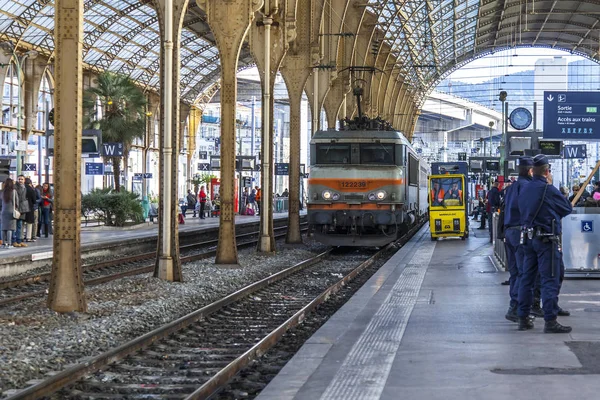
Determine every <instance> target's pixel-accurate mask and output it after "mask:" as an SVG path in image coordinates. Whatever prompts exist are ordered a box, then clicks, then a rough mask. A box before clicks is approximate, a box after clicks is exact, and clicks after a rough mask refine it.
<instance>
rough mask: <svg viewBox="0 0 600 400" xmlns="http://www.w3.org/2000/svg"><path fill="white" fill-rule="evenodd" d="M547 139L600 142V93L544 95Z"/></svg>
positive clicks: (548, 93) (545, 134)
mask: <svg viewBox="0 0 600 400" xmlns="http://www.w3.org/2000/svg"><path fill="white" fill-rule="evenodd" d="M544 139H570V140H589V139H600V92H544Z"/></svg>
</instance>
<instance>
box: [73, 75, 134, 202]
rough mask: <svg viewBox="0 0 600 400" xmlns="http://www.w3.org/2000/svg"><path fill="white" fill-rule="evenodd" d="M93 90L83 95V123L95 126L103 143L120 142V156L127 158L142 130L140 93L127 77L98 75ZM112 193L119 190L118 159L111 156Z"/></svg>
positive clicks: (119, 170)
mask: <svg viewBox="0 0 600 400" xmlns="http://www.w3.org/2000/svg"><path fill="white" fill-rule="evenodd" d="M96 83H97V87H92V88H88V89H86V90H85V92H84V94H83V110H84V124H85V125H86V126H89V127H92V126H97V127H98V129H100V130H101V131H102V141H103V142H114V143H123V157H124V158H125V160H127V159H128V157H129V151H130V150H131V145H132V143H133V141H134V140H135V139H136V138H142V137H143V136H144V133H145V130H146V123H145V111H146V97H145V96H144V93H143V92H142V91H141V90H140V89H139V88H138V87H137V86H136V85H135V84H134V83H133V81H132V80H131V79H129V78H128V77H127V76H123V75H117V74H114V73H111V72H103V73H101V74H100V75H99V76H98V78H97V80H96ZM111 160H112V165H113V175H114V178H115V190H116V191H117V192H119V191H120V189H121V187H120V186H121V185H120V182H121V180H120V179H121V157H111Z"/></svg>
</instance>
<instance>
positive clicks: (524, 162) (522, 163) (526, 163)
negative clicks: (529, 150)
mask: <svg viewBox="0 0 600 400" xmlns="http://www.w3.org/2000/svg"><path fill="white" fill-rule="evenodd" d="M519 167H533V158H531V157H520V158H519Z"/></svg>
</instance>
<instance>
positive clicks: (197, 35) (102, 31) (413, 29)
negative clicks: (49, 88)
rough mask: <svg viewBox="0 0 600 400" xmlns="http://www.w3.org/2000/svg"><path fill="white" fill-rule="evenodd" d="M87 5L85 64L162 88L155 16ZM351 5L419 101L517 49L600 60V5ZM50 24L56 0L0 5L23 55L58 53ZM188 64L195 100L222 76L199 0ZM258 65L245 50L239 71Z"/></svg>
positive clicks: (2, 25)
mask: <svg viewBox="0 0 600 400" xmlns="http://www.w3.org/2000/svg"><path fill="white" fill-rule="evenodd" d="M282 1H284V0H282ZM286 1H289V0H286ZM342 1H343V0H342ZM342 1H339V0H338V1H335V0H326V2H325V4H326V7H330V10H331V8H332V7H339V4H341V3H342ZM84 3H85V28H84V31H85V40H84V62H85V66H86V68H89V69H92V70H97V71H103V70H110V71H114V72H118V73H123V74H126V75H129V76H131V78H133V79H135V80H136V81H138V82H140V83H141V84H142V85H145V86H147V87H148V88H151V89H157V87H158V84H159V52H160V39H159V25H158V19H157V14H156V11H155V10H154V9H153V8H151V7H150V6H149V5H147V4H146V3H147V2H146V1H140V0H85V1H84ZM346 3H349V4H350V5H351V6H352V7H357V8H360V9H362V10H364V12H365V13H368V14H369V15H370V16H371V17H372V18H375V20H376V21H377V29H376V34H375V35H374V36H373V38H372V40H377V41H382V42H385V43H386V46H387V47H388V48H390V49H391V50H390V52H391V56H392V58H393V60H394V63H395V64H396V68H397V69H398V70H399V71H400V73H401V74H402V76H403V77H404V81H405V82H407V83H408V85H409V87H410V91H411V92H413V93H414V94H415V95H417V96H418V97H420V95H422V94H423V93H427V92H428V91H429V90H430V89H431V88H432V87H434V86H435V85H436V84H437V82H439V80H440V79H442V78H443V77H445V76H446V75H447V74H448V73H450V72H452V71H453V70H455V69H457V68H459V67H460V66H462V65H464V64H465V63H467V62H469V61H471V60H473V59H474V58H478V57H482V56H484V55H487V54H490V53H493V52H495V51H499V50H502V49H506V48H511V47H515V46H541V47H548V48H555V49H563V50H566V51H569V52H572V53H575V54H579V55H582V56H584V57H587V58H590V59H593V60H595V61H599V60H600V56H599V54H598V51H599V50H600V25H599V23H598V21H599V18H600V0H587V1H566V0H561V1H558V0H554V1H545V0H462V1H459V0H387V1H384V0H360V1H359V0H347V2H346ZM343 7H344V9H345V8H346V5H344V6H343ZM344 9H341V8H340V9H339V10H335V9H334V10H331V12H330V14H331V15H332V16H334V17H336V18H340V19H343V18H344V16H345V15H346V12H344ZM341 25H342V26H343V25H344V21H342V22H341ZM53 28H54V2H53V1H50V0H0V41H11V42H12V43H13V44H16V46H17V49H22V50H28V49H31V48H33V49H36V50H38V51H40V52H42V53H46V54H47V55H48V56H49V57H51V56H52V53H53V51H54V42H53V37H52V31H53ZM359 31H360V30H359ZM353 33H356V32H353ZM323 37H327V36H326V35H325V36H323ZM181 58H182V63H181V68H182V74H181V96H182V99H183V100H184V101H187V102H193V101H194V100H195V99H197V98H198V97H199V96H200V95H201V94H202V92H203V91H204V90H205V89H206V88H208V87H210V86H211V85H212V84H213V83H214V82H215V81H216V80H217V79H218V78H219V74H220V69H219V68H220V67H219V57H218V52H217V50H216V48H215V45H214V37H213V36H212V34H211V31H210V28H209V27H208V24H207V23H206V19H205V15H204V14H203V13H202V11H200V9H199V8H198V7H197V6H196V4H195V2H194V1H191V2H190V6H189V9H188V12H187V15H186V18H185V22H184V31H183V35H182V39H181ZM252 63H253V60H252V58H251V56H250V52H249V49H248V47H247V46H246V47H245V48H244V49H243V51H242V54H241V59H240V67H242V68H243V67H245V66H248V65H251V64H252Z"/></svg>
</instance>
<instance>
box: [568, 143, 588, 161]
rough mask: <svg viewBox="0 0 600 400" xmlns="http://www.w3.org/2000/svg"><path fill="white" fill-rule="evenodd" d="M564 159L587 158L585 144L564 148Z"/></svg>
mask: <svg viewBox="0 0 600 400" xmlns="http://www.w3.org/2000/svg"><path fill="white" fill-rule="evenodd" d="M563 152H564V153H563V154H564V158H587V149H586V146H585V144H572V145H565V146H564V147H563Z"/></svg>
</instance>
